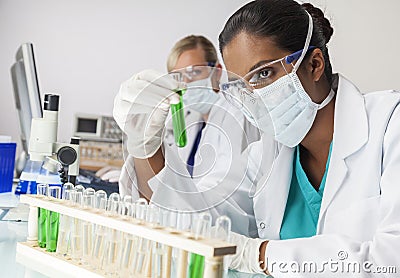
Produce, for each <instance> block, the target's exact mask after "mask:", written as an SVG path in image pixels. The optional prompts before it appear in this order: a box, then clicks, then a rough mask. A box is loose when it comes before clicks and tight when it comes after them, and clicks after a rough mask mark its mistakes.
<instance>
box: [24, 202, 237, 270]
mask: <svg viewBox="0 0 400 278" xmlns="http://www.w3.org/2000/svg"><path fill="white" fill-rule="evenodd" d="M20 201H21V203H26V204H28V205H29V206H30V210H31V213H30V215H33V216H35V215H36V218H34V217H32V216H30V219H29V221H36V222H35V223H37V221H38V220H37V208H44V209H47V210H50V211H54V212H58V213H60V214H63V215H67V216H70V217H73V218H77V219H81V220H84V221H88V222H91V223H94V224H97V225H102V226H104V227H109V228H112V229H115V230H119V231H121V232H124V233H127V234H131V235H134V236H137V237H141V238H144V239H148V240H151V241H153V242H158V243H161V244H165V245H167V246H170V247H172V248H177V249H179V250H183V251H186V252H189V253H195V254H199V255H201V256H204V257H205V266H204V277H207V278H214V277H215V278H222V277H223V258H224V256H226V255H232V254H235V252H236V246H235V245H234V244H232V243H228V242H225V241H222V240H219V239H209V238H200V239H195V238H194V235H193V234H192V233H189V232H182V231H179V230H176V229H173V228H166V227H163V226H160V225H156V224H153V223H147V222H143V221H142V222H140V221H139V220H137V219H134V218H122V217H116V216H115V215H114V216H109V215H106V214H104V212H101V211H99V210H96V209H89V208H80V207H73V206H71V205H70V203H68V202H67V201H65V200H62V199H54V198H47V197H45V196H41V195H28V194H27V195H21V197H20ZM32 212H33V213H32ZM28 226H29V223H28ZM33 226H34V225H33ZM29 233H32V231H29V230H28V241H27V242H22V243H18V244H17V261H22V262H24V264H26V261H27V260H26V259H28V260H29V261H30V265H28V267H30V268H33V269H34V270H36V271H39V272H41V273H43V274H45V275H46V274H47V275H49V274H51V275H50V276H53V275H54V271H58V272H61V273H63V274H64V275H61V276H69V275H71V276H74V277H103V276H102V275H101V273H100V272H97V273H96V272H95V271H93V270H92V269H90V268H89V267H88V266H86V265H83V264H79V263H77V262H74V261H72V260H71V259H68V258H63V257H60V256H57V255H56V254H55V253H51V252H47V251H44V249H42V248H39V247H38V245H37V240H36V241H29ZM33 233H34V231H33ZM38 266H40V267H39V269H38ZM45 271H49V273H45ZM61 273H60V274H61ZM57 276H60V275H57ZM178 278H184V277H178Z"/></svg>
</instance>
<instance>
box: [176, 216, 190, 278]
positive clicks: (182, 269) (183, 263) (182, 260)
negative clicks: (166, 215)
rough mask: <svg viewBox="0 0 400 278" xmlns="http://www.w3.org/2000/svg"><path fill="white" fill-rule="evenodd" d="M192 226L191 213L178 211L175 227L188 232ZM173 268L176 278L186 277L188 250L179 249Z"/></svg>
mask: <svg viewBox="0 0 400 278" xmlns="http://www.w3.org/2000/svg"><path fill="white" fill-rule="evenodd" d="M191 227H192V214H191V213H187V212H182V211H179V212H178V214H177V228H178V230H181V231H182V232H183V233H185V232H189V231H190V229H191ZM176 262H177V263H176V264H175V268H176V273H177V276H176V277H178V278H186V277H187V265H188V252H187V251H186V250H183V249H180V250H179V254H178V258H177V260H176Z"/></svg>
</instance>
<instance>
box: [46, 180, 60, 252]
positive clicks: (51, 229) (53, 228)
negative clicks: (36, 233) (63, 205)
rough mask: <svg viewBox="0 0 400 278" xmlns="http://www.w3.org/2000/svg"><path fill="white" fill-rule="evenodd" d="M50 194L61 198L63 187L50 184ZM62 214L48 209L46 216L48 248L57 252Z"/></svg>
mask: <svg viewBox="0 0 400 278" xmlns="http://www.w3.org/2000/svg"><path fill="white" fill-rule="evenodd" d="M48 196H49V197H50V198H55V199H60V198H61V187H59V186H49V188H48ZM59 218H60V214H59V213H58V212H54V211H51V210H48V211H47V218H46V223H47V224H46V228H47V230H46V250H47V251H49V252H55V251H56V249H57V238H58V221H59Z"/></svg>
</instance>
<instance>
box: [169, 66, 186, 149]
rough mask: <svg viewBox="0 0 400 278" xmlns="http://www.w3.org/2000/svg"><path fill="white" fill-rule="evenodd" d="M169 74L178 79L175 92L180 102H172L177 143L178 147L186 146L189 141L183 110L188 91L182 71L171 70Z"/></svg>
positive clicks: (173, 125)
mask: <svg viewBox="0 0 400 278" xmlns="http://www.w3.org/2000/svg"><path fill="white" fill-rule="evenodd" d="M169 75H170V76H171V77H172V78H174V79H175V80H176V81H178V89H176V90H175V92H176V93H177V94H178V95H179V102H178V103H176V104H171V113H172V127H173V131H174V138H175V144H176V145H177V146H178V147H184V146H186V143H187V137H186V124H185V113H184V110H183V95H184V94H185V92H186V84H185V83H184V82H183V75H182V74H181V73H180V72H171V73H169Z"/></svg>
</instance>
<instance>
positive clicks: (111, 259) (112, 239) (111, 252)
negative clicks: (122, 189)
mask: <svg viewBox="0 0 400 278" xmlns="http://www.w3.org/2000/svg"><path fill="white" fill-rule="evenodd" d="M120 202H121V196H120V195H119V194H118V193H112V194H111V195H110V196H109V198H108V205H107V214H108V215H109V216H113V217H117V216H118V211H119V206H120ZM105 239H106V247H105V265H104V270H105V271H106V273H107V274H108V275H114V274H116V272H117V271H118V268H119V262H120V257H119V256H120V251H121V244H122V233H121V231H118V230H115V229H109V230H108V232H107V235H106V238H105Z"/></svg>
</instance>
